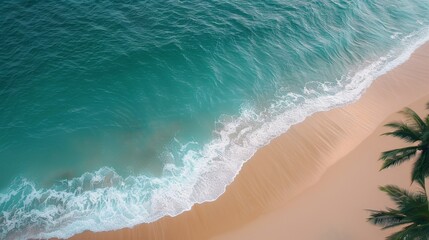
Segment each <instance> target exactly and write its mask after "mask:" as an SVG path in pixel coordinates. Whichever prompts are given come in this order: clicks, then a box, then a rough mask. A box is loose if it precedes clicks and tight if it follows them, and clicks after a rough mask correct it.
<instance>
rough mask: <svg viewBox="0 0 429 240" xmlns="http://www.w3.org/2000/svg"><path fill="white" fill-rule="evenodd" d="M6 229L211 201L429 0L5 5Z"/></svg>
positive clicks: (384, 59)
mask: <svg viewBox="0 0 429 240" xmlns="http://www.w3.org/2000/svg"><path fill="white" fill-rule="evenodd" d="M0 12H1V13H2V14H1V15H0V26H1V27H0V36H1V37H0V53H1V54H0V66H1V67H0V79H1V80H0V111H1V114H0V169H1V170H0V171H1V172H0V173H1V174H0V189H1V193H0V228H1V231H0V232H1V233H0V238H6V239H15V238H18V239H20V238H21V239H25V238H28V237H30V236H33V237H34V236H36V237H44V238H46V237H68V236H71V235H73V234H75V233H78V232H81V231H83V230H87V229H89V230H93V231H104V230H111V229H118V228H122V227H127V226H133V225H136V224H138V223H143V222H151V221H155V220H156V219H158V218H160V217H162V216H165V215H177V214H179V213H180V212H182V211H184V210H186V209H189V208H190V207H191V206H192V205H193V204H194V203H196V202H204V201H208V200H213V199H216V198H217V197H218V196H219V195H220V194H221V193H223V191H224V187H225V186H226V185H227V184H229V183H230V182H231V181H232V179H233V177H234V176H235V175H236V174H237V172H238V171H239V169H240V167H241V165H242V164H243V163H244V162H245V161H246V160H248V159H249V158H250V157H251V156H252V154H253V153H254V152H255V151H256V150H257V149H258V148H259V147H261V146H263V145H265V144H266V143H268V142H269V141H270V140H271V139H272V138H274V137H276V136H278V135H279V134H281V133H283V132H285V131H287V129H288V128H289V127H290V126H291V125H292V124H295V123H297V122H300V121H302V120H303V119H304V118H305V117H307V116H308V115H310V114H312V113H314V112H317V111H323V110H327V109H330V108H333V107H337V106H341V105H344V104H347V103H350V102H351V101H354V100H356V99H357V98H359V96H360V95H361V94H362V92H363V91H364V90H365V89H366V88H367V87H368V86H369V85H370V83H371V82H372V81H373V80H374V79H375V77H377V76H379V75H380V74H382V73H384V72H386V71H388V70H389V69H391V68H393V67H395V66H396V65H398V64H400V63H401V62H403V61H405V60H406V58H407V57H408V56H409V54H410V53H411V52H412V51H413V50H414V49H415V48H416V47H417V46H419V45H421V44H422V43H423V42H425V41H426V40H427V39H428V37H429V17H428V16H429V1H427V0H411V1H406V2H405V1H399V0H382V1H368V0H366V1H363V0H361V1H341V0H335V1H334V0H331V1H292V0H289V1H262V2H261V1H259V2H257V3H249V2H237V3H225V2H222V1H192V2H191V1H156V2H151V1H142V2H140V3H135V4H129V3H115V2H106V1H105V2H103V3H87V2H61V3H59V2H56V1H43V2H27V3H23V2H19V1H5V2H4V3H3V4H1V6H0Z"/></svg>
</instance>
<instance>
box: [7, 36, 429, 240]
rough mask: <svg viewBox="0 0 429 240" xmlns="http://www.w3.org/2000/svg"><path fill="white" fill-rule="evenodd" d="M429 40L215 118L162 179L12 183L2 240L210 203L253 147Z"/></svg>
mask: <svg viewBox="0 0 429 240" xmlns="http://www.w3.org/2000/svg"><path fill="white" fill-rule="evenodd" d="M428 39H429V29H427V28H425V29H424V30H422V31H420V32H418V33H415V34H413V35H409V36H406V37H403V39H402V40H401V47H400V48H398V49H401V50H392V51H390V52H389V54H387V55H385V56H382V57H380V58H379V59H377V60H375V61H373V62H370V63H368V64H366V65H362V66H358V67H357V68H356V69H354V70H351V71H350V72H349V73H348V74H346V75H344V76H343V77H342V79H341V81H340V80H338V81H337V83H336V84H332V83H326V84H324V83H320V82H311V83H307V84H306V86H305V89H303V91H302V93H293V92H287V91H286V90H284V91H283V90H281V89H280V90H279V91H278V95H277V96H276V97H275V99H274V100H273V101H272V102H271V104H270V105H269V106H268V107H266V108H264V109H262V110H257V109H256V108H252V107H249V106H243V107H242V110H241V112H240V114H239V115H237V116H223V117H221V118H220V119H219V120H218V122H217V128H216V130H215V131H214V132H213V138H212V140H211V141H210V142H209V143H207V144H205V145H204V146H202V147H200V148H198V147H195V145H197V143H193V142H188V143H180V142H179V141H176V142H175V143H172V146H176V148H174V151H178V152H180V154H179V155H180V156H181V159H180V161H179V162H180V163H181V164H179V165H176V164H166V165H165V166H164V169H163V173H162V176H161V177H148V176H145V175H136V176H127V177H124V176H121V175H119V174H118V173H116V172H115V170H114V169H113V168H109V167H103V168H101V169H99V170H98V171H95V172H88V173H85V174H83V175H82V176H80V177H78V178H74V179H71V180H63V181H61V182H59V183H57V184H55V185H53V186H52V187H51V188H42V187H39V186H37V185H36V184H35V183H34V182H32V181H29V180H27V179H25V178H17V179H15V180H14V181H13V183H12V184H11V185H10V186H9V187H8V188H7V189H6V191H4V193H3V194H1V195H0V209H2V213H1V215H0V229H1V231H0V232H1V233H0V238H2V239H3V238H5V239H27V238H30V237H31V238H51V237H59V238H67V237H70V236H72V235H74V234H76V233H80V232H82V231H84V230H91V231H106V230H114V229H120V228H124V227H132V226H135V225H137V224H140V223H149V222H153V221H156V220H157V219H159V218H162V217H163V216H175V215H178V214H180V213H182V212H183V211H186V210H189V209H190V208H191V207H192V206H193V205H194V204H195V203H202V202H207V201H213V200H215V199H216V198H218V197H219V196H220V195H221V194H222V193H224V191H225V188H226V186H227V185H229V184H230V183H231V182H232V181H233V180H234V178H235V176H236V175H237V174H238V173H239V171H240V169H241V167H242V165H243V164H244V163H245V162H246V161H247V160H249V159H250V158H251V157H252V155H253V154H254V153H255V152H256V151H257V149H259V148H260V147H262V146H264V145H266V144H268V143H269V142H270V141H271V140H272V139H273V138H275V137H277V136H279V135H280V134H282V133H284V132H286V131H287V130H288V129H289V128H290V126H292V125H294V124H296V123H299V122H301V121H303V120H304V119H305V118H306V117H308V116H310V115H311V114H314V113H316V112H319V111H326V110H329V109H332V108H335V107H338V106H342V105H345V104H348V103H351V102H353V101H355V100H357V99H358V98H359V97H360V96H361V95H362V93H363V92H364V91H365V89H367V88H368V87H369V86H370V85H371V83H372V82H373V81H374V79H376V78H377V77H378V76H380V75H382V74H384V73H386V72H387V71H389V70H391V69H393V68H395V67H396V66H398V65H400V64H401V63H403V62H404V61H406V60H407V59H408V58H409V56H410V55H411V53H412V52H413V51H414V50H415V49H416V48H417V47H419V46H420V45H422V44H423V43H424V42H426V41H427V40H428ZM171 151H173V150H171ZM171 151H169V150H167V149H166V150H165V152H164V154H163V156H164V158H166V160H165V162H174V161H170V160H168V158H174V157H175V156H177V152H171Z"/></svg>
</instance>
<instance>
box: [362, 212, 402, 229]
mask: <svg viewBox="0 0 429 240" xmlns="http://www.w3.org/2000/svg"><path fill="white" fill-rule="evenodd" d="M370 211H371V215H370V217H369V218H368V221H369V222H370V223H372V224H374V225H378V226H382V229H387V228H391V227H396V226H399V225H402V224H406V223H409V221H408V222H404V219H405V216H404V215H403V214H401V213H400V212H398V211H395V210H393V209H388V210H387V211H376V210H370Z"/></svg>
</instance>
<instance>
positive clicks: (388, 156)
mask: <svg viewBox="0 0 429 240" xmlns="http://www.w3.org/2000/svg"><path fill="white" fill-rule="evenodd" d="M417 150H418V147H405V148H400V149H393V150H390V151H386V152H383V153H382V154H381V157H380V160H383V161H384V162H383V165H382V167H381V170H383V169H385V168H389V167H392V166H396V165H399V164H401V163H403V162H405V161H407V160H409V159H410V158H411V157H413V156H414V155H416V153H417Z"/></svg>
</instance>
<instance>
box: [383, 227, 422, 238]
mask: <svg viewBox="0 0 429 240" xmlns="http://www.w3.org/2000/svg"><path fill="white" fill-rule="evenodd" d="M387 239H388V240H404V239H409V240H427V239H429V226H428V225H427V224H425V225H415V224H412V225H410V226H407V227H406V228H404V229H402V230H401V231H399V232H396V233H394V234H392V235H390V236H388V237H387Z"/></svg>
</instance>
